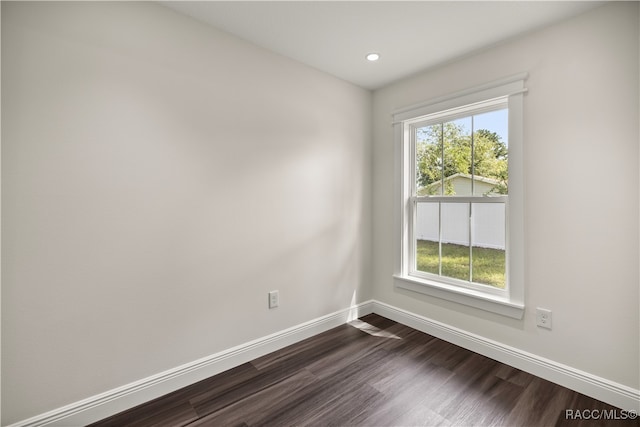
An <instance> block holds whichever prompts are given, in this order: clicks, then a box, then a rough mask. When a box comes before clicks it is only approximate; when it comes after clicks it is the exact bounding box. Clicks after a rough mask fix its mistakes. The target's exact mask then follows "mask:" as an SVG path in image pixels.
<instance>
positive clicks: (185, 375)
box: [8, 301, 640, 427]
mask: <svg viewBox="0 0 640 427" xmlns="http://www.w3.org/2000/svg"><path fill="white" fill-rule="evenodd" d="M370 313H376V314H379V315H381V316H384V317H387V318H389V319H391V320H394V321H396V322H399V323H402V324H403V325H406V326H409V327H412V328H414V329H417V330H419V331H422V332H425V333H427V334H430V335H433V336H435V337H437V338H440V339H443V340H445V341H448V342H450V343H453V344H456V345H458V346H460V347H463V348H466V349H468V350H471V351H474V352H476V353H479V354H482V355H484V356H487V357H490V358H492V359H495V360H497V361H499V362H502V363H505V364H507V365H509V366H513V367H515V368H518V369H521V370H523V371H525V372H529V373H531V374H533V375H536V376H539V377H541V378H544V379H546V380H549V381H551V382H554V383H556V384H560V385H562V386H564V387H567V388H569V389H571V390H575V391H577V392H579V393H582V394H585V395H587V396H591V397H593V398H595V399H598V400H602V401H603V402H606V403H609V404H611V405H614V406H616V407H619V408H622V409H625V410H628V411H631V410H633V411H636V412H638V411H639V410H640V391H639V390H635V389H633V388H631V387H628V386H625V385H622V384H618V383H615V382H613V381H609V380H606V379H604V378H600V377H597V376H595V375H592V374H589V373H587V372H583V371H580V370H578V369H574V368H571V367H569V366H566V365H562V364H560V363H557V362H554V361H552V360H548V359H545V358H542V357H540V356H536V355H534V354H531V353H527V352H525V351H522V350H519V349H517V348H514V347H510V346H507V345H504V344H501V343H499V342H496V341H493V340H490V339H487V338H484V337H481V336H479V335H475V334H472V333H469V332H466V331H463V330H461V329H458V328H454V327H451V326H448V325H445V324H443V323H440V322H437V321H435V320H431V319H428V318H426V317H423V316H419V315H417V314H414V313H411V312H408V311H406V310H402V309H399V308H396V307H393V306H390V305H388V304H385V303H382V302H379V301H367V302H363V303H361V304H358V305H356V306H354V307H351V308H348V309H345V310H340V311H337V312H335V313H332V314H328V315H326V316H322V317H320V318H317V319H314V320H311V321H309V322H306V323H303V324H300V325H297V326H294V327H291V328H289V329H285V330H283V331H280V332H276V333H275V334H271V335H268V336H266V337H263V338H259V339H257V340H254V341H251V342H248V343H245V344H242V345H239V346H237V347H233V348H230V349H228V350H224V351H221V352H219V353H216V354H213V355H211V356H208V357H205V358H202V359H199V360H196V361H194V362H191V363H187V364H185V365H182V366H178V367H177V368H173V369H170V370H168V371H165V372H161V373H159V374H156V375H153V376H151V377H148V378H145V379H143V380H140V381H136V382H133V383H131V384H127V385H125V386H122V387H119V388H116V389H113V390H110V391H107V392H105V393H102V394H99V395H96V396H92V397H90V398H87V399H84V400H82V401H79V402H75V403H72V404H70V405H67V406H64V407H62V408H58V409H55V410H53V411H50V412H47V413H45V414H41V415H38V416H35V417H33V418H29V419H27V420H24V421H20V422H18V423H15V424H11V425H10V426H8V427H36V426H59V427H63V426H64V427H73V426H84V425H86V424H90V423H92V422H95V421H98V420H101V419H104V418H107V417H109V416H111V415H114V414H117V413H119V412H122V411H124V410H127V409H130V408H132V407H134V406H137V405H139V404H141V403H144V402H148V401H150V400H152V399H155V398H157V397H160V396H162V395H165V394H167V393H171V392H172V391H175V390H178V389H180V388H182V387H185V386H187V385H190V384H193V383H195V382H197V381H200V380H203V379H205V378H208V377H210V376H212V375H216V374H219V373H221V372H224V371H226V370H228V369H231V368H233V367H236V366H238V365H241V364H243V363H246V362H249V361H251V360H253V359H255V358H258V357H261V356H264V355H265V354H268V353H271V352H273V351H276V350H279V349H281V348H284V347H286V346H288V345H291V344H294V343H296V342H299V341H302V340H304V339H306V338H309V337H312V336H314V335H317V334H319V333H321V332H324V331H327V330H329V329H331V328H334V327H336V326H339V325H342V324H344V323H346V322H348V321H351V320H353V319H356V318H358V317H360V316H364V315H366V314H370Z"/></svg>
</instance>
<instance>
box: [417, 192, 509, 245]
mask: <svg viewBox="0 0 640 427" xmlns="http://www.w3.org/2000/svg"><path fill="white" fill-rule="evenodd" d="M472 206H473V207H472V215H471V221H469V204H468V203H442V215H441V217H442V243H455V244H458V245H465V246H469V225H470V224H471V242H472V244H473V246H475V247H482V248H492V249H502V250H504V249H505V206H504V205H503V204H502V203H473V204H472ZM438 209H439V206H438V203H419V204H418V213H417V215H416V216H417V218H416V230H415V235H416V239H418V240H431V241H434V242H437V241H438V236H439V231H440V230H439V224H438V218H439V217H440V216H439V215H438Z"/></svg>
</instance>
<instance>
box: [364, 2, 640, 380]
mask: <svg viewBox="0 0 640 427" xmlns="http://www.w3.org/2000/svg"><path fill="white" fill-rule="evenodd" d="M638 16H639V13H638V3H613V4H608V5H606V6H603V7H601V8H598V9H595V10H593V11H591V12H588V13H586V14H584V15H581V16H579V17H576V18H574V19H571V20H570V21H565V22H564V23H561V24H558V25H554V26H552V27H548V28H546V29H544V30H542V31H539V32H536V33H532V34H529V35H527V36H525V37H523V38H520V39H518V40H515V41H510V42H505V43H503V44H501V45H499V46H495V47H493V48H491V49H487V50H484V51H482V52H479V53H477V54H476V55H474V56H469V57H466V58H464V59H461V60H459V61H457V62H453V63H450V64H447V65H445V66H442V67H440V68H437V69H433V70H429V71H426V72H424V73H421V74H418V75H416V76H412V77H411V78H407V79H405V80H403V81H400V82H397V83H395V84H392V85H390V86H388V87H385V88H383V89H381V90H378V91H376V92H375V93H374V152H373V153H374V165H373V170H374V182H373V205H374V219H373V225H374V234H373V242H374V245H373V247H374V255H373V271H374V273H373V274H374V275H373V284H374V298H376V299H378V300H380V301H382V302H384V303H387V304H391V305H393V306H396V307H399V308H402V309H405V310H409V311H411V312H414V313H417V314H420V315H423V316H426V317H428V318H431V319H434V320H436V321H440V322H443V323H445V324H448V325H451V326H453V327H458V328H461V329H463V330H466V331H469V332H471V333H474V334H478V335H480V336H483V337H486V338H488V339H491V340H495V341H498V342H500V343H504V344H506V345H509V346H513V347H516V348H518V349H522V350H524V351H527V352H530V353H533V354H537V355H539V356H542V357H546V358H548V359H551V360H553V361H555V362H559V363H563V364H566V365H569V366H571V367H574V368H577V369H580V370H583V371H586V372H588V373H590V374H593V375H597V376H600V377H603V378H605V379H608V380H610V381H615V382H618V383H621V384H624V385H627V386H630V387H633V388H635V389H638V388H639V386H640V383H639V381H640V372H639V366H638V360H640V354H639V347H640V343H639V337H640V319H639V315H638V312H639V310H638V303H639V292H638V291H639V275H638V260H639V251H638V235H639V234H638V231H639V230H638V214H639V212H638V206H639V200H638V178H639V177H638V169H639V164H638V154H639V153H638V146H639V142H638V141H639V123H638V122H639V118H638V117H639V113H640V111H639V108H638V104H639V87H638V79H639V65H638V64H639V57H638V44H639V34H638ZM522 71H526V72H528V73H529V75H530V77H529V79H528V81H527V84H526V85H527V86H528V88H529V93H528V94H527V95H526V96H525V101H524V102H525V105H524V120H525V121H524V126H525V129H524V150H525V151H524V155H525V160H524V161H525V165H524V166H525V170H524V177H525V212H526V213H525V234H526V241H525V249H526V270H525V277H526V307H527V308H526V312H525V316H524V319H523V320H522V321H519V320H515V319H508V318H505V317H502V316H500V315H497V314H492V313H488V312H483V311H481V310H478V309H474V308H470V307H466V306H461V305H457V304H455V303H452V302H448V301H444V300H440V299H437V298H432V297H428V296H424V295H418V294H415V293H412V292H411V291H405V290H402V289H394V286H393V280H392V273H393V260H394V254H393V248H394V247H395V245H394V244H393V214H394V208H396V207H395V206H394V204H393V201H394V198H393V192H394V189H393V182H394V179H393V173H394V170H393V135H392V128H391V126H390V125H389V123H390V120H391V112H392V111H393V110H394V109H397V108H400V107H404V106H408V105H413V104H416V103H419V102H423V101H427V100H429V99H432V98H436V97H438V96H443V95H446V94H448V93H452V92H455V91H458V90H462V89H466V88H468V87H473V86H476V85H479V84H482V83H486V82H490V81H493V80H496V79H499V78H501V77H504V76H509V75H512V74H516V73H519V72H522ZM597 196H604V197H606V202H598V203H594V200H595V197H597ZM535 307H545V308H549V309H551V310H552V311H553V330H551V331H548V330H544V329H540V328H537V327H536V326H535V315H534V312H535ZM595 313H597V315H594V314H595Z"/></svg>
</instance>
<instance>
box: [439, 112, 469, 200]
mask: <svg viewBox="0 0 640 427" xmlns="http://www.w3.org/2000/svg"><path fill="white" fill-rule="evenodd" d="M442 126H443V133H444V135H443V141H444V194H445V195H447V196H470V195H471V175H470V174H471V117H465V118H462V119H458V120H454V121H451V122H447V123H444V124H443V125H442Z"/></svg>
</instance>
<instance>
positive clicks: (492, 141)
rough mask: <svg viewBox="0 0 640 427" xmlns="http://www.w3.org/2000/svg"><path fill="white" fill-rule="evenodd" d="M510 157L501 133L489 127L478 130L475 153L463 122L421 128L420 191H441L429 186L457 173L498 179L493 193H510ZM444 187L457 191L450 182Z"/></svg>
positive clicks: (418, 139)
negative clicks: (508, 185) (460, 123)
mask: <svg viewBox="0 0 640 427" xmlns="http://www.w3.org/2000/svg"><path fill="white" fill-rule="evenodd" d="M472 154H473V155H472ZM508 156H509V152H508V148H507V146H506V144H505V143H504V142H503V141H502V139H501V138H500V135H498V134H497V133H495V132H491V131H489V130H487V129H480V130H477V131H475V132H474V134H473V153H472V148H471V135H470V133H469V132H465V129H464V127H463V126H462V125H459V124H456V123H454V122H447V123H443V124H436V125H432V126H427V127H423V128H420V129H418V130H417V132H416V163H417V164H416V175H417V176H416V180H417V184H418V188H419V194H420V193H422V194H440V187H439V186H437V185H435V186H431V187H429V186H430V185H431V184H433V183H436V182H441V181H442V180H443V179H444V178H447V177H449V176H452V175H455V174H456V173H462V174H469V175H471V174H473V175H474V176H476V177H485V178H491V179H495V180H497V181H499V184H498V185H497V186H496V187H495V188H494V189H493V190H492V192H494V193H498V194H507V183H508V178H509V176H508ZM472 162H473V167H472ZM443 169H444V170H443ZM444 190H445V191H444V193H445V194H452V193H453V189H452V187H451V186H450V185H449V186H447V185H445V189H444Z"/></svg>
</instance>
